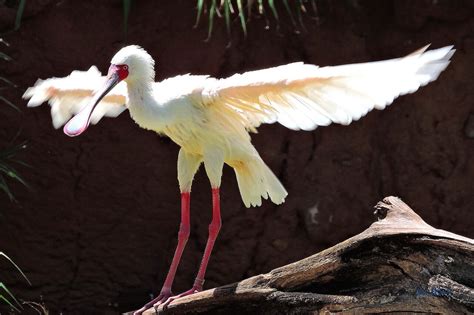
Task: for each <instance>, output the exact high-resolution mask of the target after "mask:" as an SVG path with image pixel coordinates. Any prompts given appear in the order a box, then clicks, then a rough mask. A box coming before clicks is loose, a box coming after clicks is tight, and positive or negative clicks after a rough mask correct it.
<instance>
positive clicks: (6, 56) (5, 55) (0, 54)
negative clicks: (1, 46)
mask: <svg viewBox="0 0 474 315" xmlns="http://www.w3.org/2000/svg"><path fill="white" fill-rule="evenodd" d="M0 58H2V59H3V60H5V61H10V60H13V58H12V57H10V56H8V55H7V54H5V53H2V52H1V51H0Z"/></svg>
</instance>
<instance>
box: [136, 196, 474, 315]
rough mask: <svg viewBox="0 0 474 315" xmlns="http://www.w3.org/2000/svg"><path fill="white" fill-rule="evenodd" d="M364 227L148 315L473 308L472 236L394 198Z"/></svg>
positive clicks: (451, 311) (469, 310) (442, 311)
mask: <svg viewBox="0 0 474 315" xmlns="http://www.w3.org/2000/svg"><path fill="white" fill-rule="evenodd" d="M375 215H376V216H377V219H378V221H376V222H374V223H373V224H372V225H371V226H370V227H369V228H368V229H367V230H365V231H363V232H362V233H360V234H358V235H356V236H354V237H352V238H349V239H348V240H346V241H344V242H342V243H339V244H337V245H335V246H333V247H331V248H328V249H326V250H324V251H322V252H320V253H317V254H315V255H313V256H310V257H308V258H305V259H303V260H300V261H298V262H295V263H292V264H290V265H287V266H283V267H281V268H277V269H275V270H272V271H270V272H269V273H267V274H262V275H258V276H254V277H251V278H249V279H245V280H243V281H240V282H238V283H233V284H229V285H225V286H222V287H218V288H215V289H211V290H207V291H204V292H200V293H198V294H195V295H191V296H187V297H183V298H180V299H178V300H176V301H174V302H173V303H171V304H170V305H169V306H168V307H167V309H166V310H163V309H162V307H160V308H158V309H156V310H154V309H151V310H148V311H147V312H145V314H148V315H150V314H156V313H159V314H226V315H228V314H331V313H338V314H361V313H362V314H364V313H365V314H367V313H371V314H373V313H392V312H393V313H400V312H402V313H403V312H408V313H412V312H413V313H421V314H423V313H430V314H433V313H436V314H470V313H474V289H473V288H474V240H472V239H469V238H466V237H462V236H459V235H456V234H453V233H450V232H447V231H443V230H438V229H435V228H433V227H431V226H430V225H428V224H427V223H425V222H424V221H423V220H422V219H421V218H420V217H419V216H418V215H417V214H416V213H415V212H414V211H413V210H412V209H410V207H408V206H407V205H406V204H405V203H404V202H403V201H401V200H400V199H398V198H396V197H387V198H385V199H384V200H383V201H381V202H379V203H378V204H377V205H376V207H375Z"/></svg>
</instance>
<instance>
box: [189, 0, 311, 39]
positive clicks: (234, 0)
mask: <svg viewBox="0 0 474 315" xmlns="http://www.w3.org/2000/svg"><path fill="white" fill-rule="evenodd" d="M277 2H278V1H277ZM278 3H279V6H283V8H281V9H280V8H279V7H277V5H276V3H275V0H266V1H265V0H219V1H218V0H197V15H196V24H195V27H197V26H198V25H199V22H200V20H201V17H202V15H203V14H206V13H207V14H208V16H209V18H208V36H207V40H209V39H210V38H211V35H212V31H213V29H214V24H215V23H214V18H215V16H216V15H217V16H218V17H223V18H224V20H225V25H226V29H227V34H229V35H230V33H231V24H232V23H231V18H232V15H237V17H238V19H239V20H240V26H241V28H242V31H243V33H244V36H247V22H248V19H249V18H250V16H251V15H252V13H253V12H255V11H256V12H257V14H259V15H262V16H264V17H265V20H266V21H267V28H268V27H269V25H268V24H269V22H268V17H267V13H266V12H267V11H270V12H271V15H272V16H273V18H274V19H275V20H276V25H277V28H278V27H279V24H280V15H279V14H278V12H279V10H282V9H284V10H285V12H286V14H287V15H288V17H289V18H290V21H291V23H292V25H293V27H294V29H295V31H296V32H297V33H298V32H299V30H298V28H301V29H303V30H304V29H305V27H304V24H303V13H305V12H308V11H309V9H310V8H311V10H312V11H313V12H315V13H316V11H317V10H316V0H293V1H288V0H281V1H279V2H278ZM234 6H235V7H236V9H234ZM221 12H223V14H222V13H221ZM246 12H247V13H246ZM295 15H296V18H295ZM297 21H298V22H297ZM298 24H299V26H298Z"/></svg>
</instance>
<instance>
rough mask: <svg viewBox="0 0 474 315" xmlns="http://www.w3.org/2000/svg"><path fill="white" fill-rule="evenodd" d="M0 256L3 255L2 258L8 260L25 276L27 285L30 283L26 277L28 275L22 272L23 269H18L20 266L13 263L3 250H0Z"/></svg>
mask: <svg viewBox="0 0 474 315" xmlns="http://www.w3.org/2000/svg"><path fill="white" fill-rule="evenodd" d="M0 256H3V258H5V259H6V260H8V262H10V263H11V264H12V265H13V266H14V267H15V268H16V270H18V272H19V273H20V274H21V275H22V276H23V278H25V280H26V282H28V284H29V285H32V284H31V282H30V280H29V279H28V277H27V276H26V275H25V274H24V273H23V271H22V270H21V269H20V267H18V265H17V264H15V262H14V261H13V260H12V259H11V258H10V257H8V255H7V254H5V253H4V252H0Z"/></svg>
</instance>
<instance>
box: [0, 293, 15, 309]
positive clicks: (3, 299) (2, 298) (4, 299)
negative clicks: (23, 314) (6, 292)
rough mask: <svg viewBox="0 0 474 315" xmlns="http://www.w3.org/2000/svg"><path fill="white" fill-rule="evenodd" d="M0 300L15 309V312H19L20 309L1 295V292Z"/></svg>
mask: <svg viewBox="0 0 474 315" xmlns="http://www.w3.org/2000/svg"><path fill="white" fill-rule="evenodd" d="M0 300H2V301H3V302H5V303H7V304H8V305H9V306H10V307H11V308H13V309H14V310H15V312H17V313H20V309H19V308H16V307H15V306H14V305H13V304H12V303H11V302H10V301H9V300H8V299H7V298H5V297H4V296H3V294H0Z"/></svg>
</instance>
